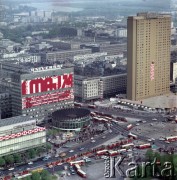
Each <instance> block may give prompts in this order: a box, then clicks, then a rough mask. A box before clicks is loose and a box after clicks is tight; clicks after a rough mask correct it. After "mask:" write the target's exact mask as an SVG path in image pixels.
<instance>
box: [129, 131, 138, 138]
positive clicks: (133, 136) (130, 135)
mask: <svg viewBox="0 0 177 180" xmlns="http://www.w3.org/2000/svg"><path fill="white" fill-rule="evenodd" d="M128 137H129V138H133V139H138V136H137V135H135V134H132V133H131V132H130V133H129V134H128Z"/></svg>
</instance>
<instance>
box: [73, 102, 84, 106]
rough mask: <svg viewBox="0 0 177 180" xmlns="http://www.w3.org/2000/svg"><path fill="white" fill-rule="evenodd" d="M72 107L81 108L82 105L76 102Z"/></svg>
mask: <svg viewBox="0 0 177 180" xmlns="http://www.w3.org/2000/svg"><path fill="white" fill-rule="evenodd" d="M74 106H75V107H82V106H83V104H82V103H78V102H74Z"/></svg>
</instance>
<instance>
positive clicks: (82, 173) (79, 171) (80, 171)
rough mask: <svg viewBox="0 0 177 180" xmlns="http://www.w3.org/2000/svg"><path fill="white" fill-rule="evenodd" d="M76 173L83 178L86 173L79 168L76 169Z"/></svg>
mask: <svg viewBox="0 0 177 180" xmlns="http://www.w3.org/2000/svg"><path fill="white" fill-rule="evenodd" d="M77 174H78V175H79V176H81V177H83V178H86V177H87V176H86V173H85V172H84V171H82V170H81V169H79V170H77Z"/></svg>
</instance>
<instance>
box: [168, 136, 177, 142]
mask: <svg viewBox="0 0 177 180" xmlns="http://www.w3.org/2000/svg"><path fill="white" fill-rule="evenodd" d="M165 139H166V140H167V141H168V142H173V141H177V136H170V137H166V138H165Z"/></svg>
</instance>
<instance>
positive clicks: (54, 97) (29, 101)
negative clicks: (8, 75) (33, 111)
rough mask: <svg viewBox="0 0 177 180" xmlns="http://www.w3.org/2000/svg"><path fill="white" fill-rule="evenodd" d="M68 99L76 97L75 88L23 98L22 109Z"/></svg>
mask: <svg viewBox="0 0 177 180" xmlns="http://www.w3.org/2000/svg"><path fill="white" fill-rule="evenodd" d="M68 99H74V94H73V90H65V91H62V92H54V93H50V94H45V95H41V96H31V97H25V98H22V109H26V108H32V107H35V106H40V105H44V104H50V103H56V102H60V101H64V100H68Z"/></svg>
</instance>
